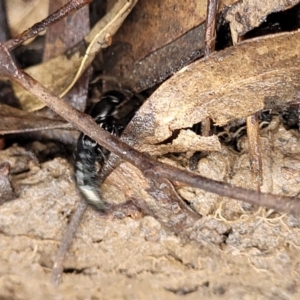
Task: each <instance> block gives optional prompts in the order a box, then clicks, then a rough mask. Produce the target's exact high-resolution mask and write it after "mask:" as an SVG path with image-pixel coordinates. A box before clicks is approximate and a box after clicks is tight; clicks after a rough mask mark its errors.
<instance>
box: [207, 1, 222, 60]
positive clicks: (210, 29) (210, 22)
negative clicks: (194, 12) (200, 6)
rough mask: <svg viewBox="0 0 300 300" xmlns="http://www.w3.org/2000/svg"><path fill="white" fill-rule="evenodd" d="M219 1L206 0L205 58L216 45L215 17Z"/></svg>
mask: <svg viewBox="0 0 300 300" xmlns="http://www.w3.org/2000/svg"><path fill="white" fill-rule="evenodd" d="M218 6H219V0H208V1H207V10H206V23H205V56H209V55H210V54H211V53H212V52H214V51H215V44H216V15H217V11H218Z"/></svg>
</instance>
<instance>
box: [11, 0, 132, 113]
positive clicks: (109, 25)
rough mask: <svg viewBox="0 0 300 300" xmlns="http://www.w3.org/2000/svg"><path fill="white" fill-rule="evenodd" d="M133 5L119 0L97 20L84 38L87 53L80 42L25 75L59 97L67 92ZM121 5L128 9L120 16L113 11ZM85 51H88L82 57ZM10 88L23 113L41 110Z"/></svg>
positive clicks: (26, 95)
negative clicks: (87, 45) (108, 11)
mask: <svg viewBox="0 0 300 300" xmlns="http://www.w3.org/2000/svg"><path fill="white" fill-rule="evenodd" d="M136 2H137V0H131V1H130V2H128V1H127V0H119V1H118V4H116V6H114V9H113V12H110V13H109V14H108V16H106V17H104V19H102V20H100V21H99V22H98V23H97V24H96V25H95V27H94V28H93V29H92V30H91V32H90V33H89V34H88V36H87V37H86V43H87V44H89V47H88V50H87V49H86V46H85V43H82V44H81V45H79V46H78V47H76V48H75V49H74V48H72V49H70V50H69V51H67V53H65V54H63V55H60V56H58V57H56V58H54V59H51V60H49V61H47V62H45V63H42V64H39V65H36V66H33V67H30V68H28V69H26V72H27V73H28V74H29V75H31V76H32V77H33V78H35V79H37V80H38V81H39V82H40V83H42V84H43V85H44V86H45V87H47V88H48V89H49V90H51V91H52V92H54V93H55V94H56V95H59V94H60V95H61V97H62V96H63V94H65V93H66V88H67V89H70V88H71V87H72V86H73V84H74V83H75V81H74V77H75V75H76V74H77V75H76V77H78V76H79V73H80V74H82V73H83V71H84V70H85V69H86V68H87V66H88V64H87V62H89V63H90V60H89V59H87V58H86V56H91V57H94V55H95V51H100V50H101V48H102V47H104V46H106V47H107V38H108V35H109V36H112V35H113V34H114V33H115V32H116V31H117V29H118V26H121V24H122V22H123V20H124V18H125V17H126V16H127V15H128V13H129V12H130V9H132V7H133V6H132V5H134V4H135V3H136ZM120 3H121V4H123V6H122V7H123V8H124V7H126V8H127V11H126V12H124V11H123V10H122V12H123V14H122V15H120V13H119V11H116V8H119V7H120V6H121V5H120ZM124 3H125V4H124ZM128 5H129V7H128ZM95 44H97V45H95ZM86 51H89V52H88V54H87V55H86V56H84V53H85V52H86ZM78 69H79V71H78ZM77 71H78V72H77ZM13 88H14V91H15V94H16V96H17V97H18V98H19V99H20V103H21V105H22V108H23V109H24V110H26V111H34V110H38V109H40V108H43V107H44V104H43V103H41V102H40V101H38V100H37V99H35V98H34V97H33V96H32V95H31V94H30V93H28V92H26V91H24V90H23V89H22V88H20V87H19V85H17V84H15V83H13Z"/></svg>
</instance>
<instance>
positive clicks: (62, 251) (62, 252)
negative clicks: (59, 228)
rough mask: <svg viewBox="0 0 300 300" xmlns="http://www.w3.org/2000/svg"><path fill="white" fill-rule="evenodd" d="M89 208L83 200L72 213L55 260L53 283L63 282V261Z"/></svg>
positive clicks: (56, 284) (52, 275)
mask: <svg viewBox="0 0 300 300" xmlns="http://www.w3.org/2000/svg"><path fill="white" fill-rule="evenodd" d="M86 209H87V204H86V203H85V202H84V201H81V202H80V203H79V205H78V206H77V209H76V211H75V213H74V214H73V215H72V218H71V221H70V223H69V226H68V227H67V230H66V231H65V233H64V235H63V237H62V241H61V243H60V245H59V249H58V252H57V255H56V257H55V260H54V264H53V269H52V273H51V283H52V284H53V285H55V286H58V285H59V284H60V282H61V276H62V273H63V262H64V259H65V257H66V255H67V253H68V251H69V249H70V246H71V243H72V240H73V237H74V235H75V233H76V231H77V228H78V226H79V224H80V221H81V218H82V216H83V214H84V212H85V211H86Z"/></svg>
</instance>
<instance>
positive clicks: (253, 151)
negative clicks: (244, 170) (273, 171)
mask: <svg viewBox="0 0 300 300" xmlns="http://www.w3.org/2000/svg"><path fill="white" fill-rule="evenodd" d="M246 122H247V138H248V152H249V156H250V158H249V159H250V170H251V181H252V184H253V188H255V189H256V190H257V191H260V187H261V185H262V183H263V178H262V158H261V145H260V136H259V132H260V130H259V119H258V114H257V113H255V114H253V115H251V116H248V117H247V118H246Z"/></svg>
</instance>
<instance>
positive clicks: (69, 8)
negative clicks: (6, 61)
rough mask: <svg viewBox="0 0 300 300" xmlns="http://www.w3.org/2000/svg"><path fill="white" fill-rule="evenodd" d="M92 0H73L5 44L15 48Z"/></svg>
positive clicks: (7, 46) (11, 48)
mask: <svg viewBox="0 0 300 300" xmlns="http://www.w3.org/2000/svg"><path fill="white" fill-rule="evenodd" d="M91 2H92V0H71V1H70V2H68V3H67V4H66V5H64V6H62V7H61V8H60V9H59V10H57V11H56V12H54V13H53V14H51V15H50V16H48V17H47V18H46V19H44V20H43V21H41V22H39V23H36V24H34V25H33V26H32V27H30V28H29V29H27V30H25V31H24V32H22V33H20V34H19V35H18V36H17V37H15V38H13V39H11V40H9V41H7V42H6V43H5V44H4V45H5V47H6V48H7V49H9V50H13V49H14V48H16V47H17V46H19V45H21V44H22V43H24V42H25V41H27V40H28V39H30V38H32V37H34V36H36V35H38V34H39V33H40V32H41V31H43V30H45V29H47V28H48V27H49V26H50V25H53V24H54V23H56V22H58V21H60V20H62V19H63V18H65V17H66V16H67V15H69V14H71V13H73V12H75V11H76V10H78V9H80V8H81V7H83V6H85V5H87V4H89V3H91Z"/></svg>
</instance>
